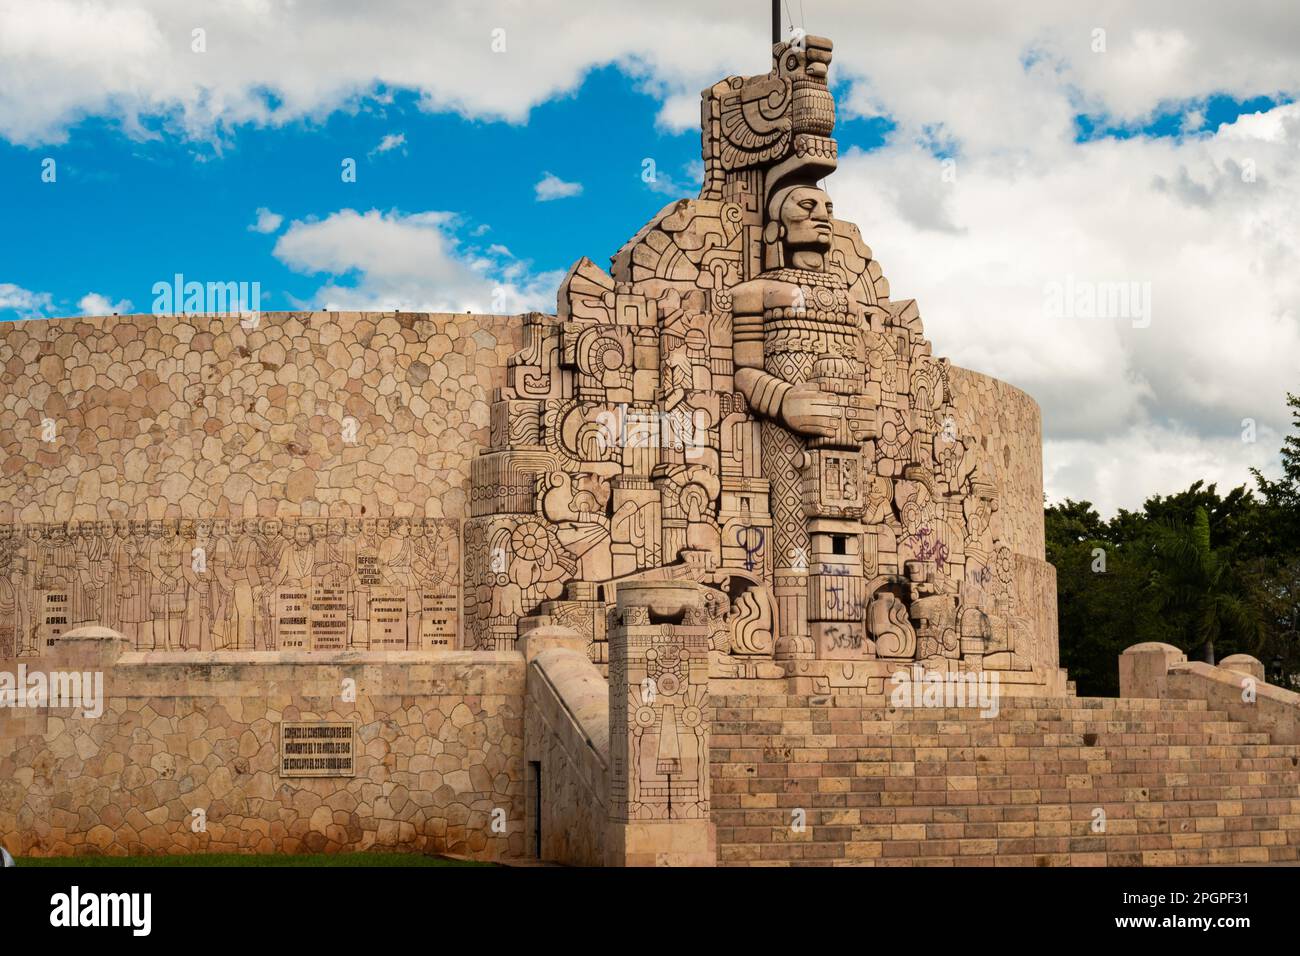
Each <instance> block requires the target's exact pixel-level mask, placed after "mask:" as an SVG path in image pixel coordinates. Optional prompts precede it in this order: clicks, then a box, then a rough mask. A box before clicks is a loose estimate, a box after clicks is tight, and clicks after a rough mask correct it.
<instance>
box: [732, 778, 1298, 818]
mask: <svg viewBox="0 0 1300 956" xmlns="http://www.w3.org/2000/svg"><path fill="white" fill-rule="evenodd" d="M815 783H816V782H815V780H814V784H815ZM1295 792H1296V788H1295V787H1294V786H1277V784H1204V786H1191V784H1187V786H1184V784H1170V783H1167V782H1166V783H1165V784H1160V786H1152V784H1149V786H1138V787H1095V788H1088V790H1070V788H1067V787H1050V786H1048V787H1015V788H1001V790H966V791H946V790H935V791H924V790H922V791H887V792H884V793H881V792H880V791H874V792H872V791H822V790H816V787H815V786H814V787H811V788H809V787H802V788H801V787H790V788H788V790H781V791H732V792H728V791H727V790H725V788H724V790H722V791H720V792H716V793H715V800H714V806H715V809H718V810H727V809H741V808H759V806H776V808H784V809H787V810H794V809H802V810H805V812H806V813H810V812H813V810H837V809H858V810H867V809H887V810H893V809H906V810H918V809H931V810H936V812H939V810H945V812H946V810H956V809H975V808H988V806H1002V808H1024V806H1039V805H1044V804H1061V805H1073V806H1083V808H1096V806H1132V808H1138V806H1148V808H1151V806H1156V805H1164V804H1177V803H1200V804H1204V805H1206V806H1210V805H1219V804H1222V805H1227V806H1232V805H1238V806H1240V805H1244V804H1245V803H1249V801H1257V800H1288V799H1291V797H1292V796H1295ZM1143 812H1144V813H1162V810H1143Z"/></svg>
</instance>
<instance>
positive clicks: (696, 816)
mask: <svg viewBox="0 0 1300 956" xmlns="http://www.w3.org/2000/svg"><path fill="white" fill-rule="evenodd" d="M710 722H711V717H710V710H709V633H708V627H707V617H706V613H705V610H704V599H703V593H702V591H701V589H700V587H699V586H698V585H695V584H692V583H690V582H677V581H642V582H629V583H625V584H620V585H619V586H618V599H617V605H616V607H615V611H614V621H613V623H612V626H611V628H610V633H609V737H610V788H609V823H608V830H607V832H606V840H605V861H606V863H607V864H608V865H610V866H713V865H714V864H716V862H717V837H716V831H715V829H714V825H713V821H712V818H711V815H710V803H709V725H710Z"/></svg>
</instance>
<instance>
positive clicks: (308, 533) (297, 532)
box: [293, 522, 314, 548]
mask: <svg viewBox="0 0 1300 956" xmlns="http://www.w3.org/2000/svg"><path fill="white" fill-rule="evenodd" d="M313 537H314V530H313V528H312V526H311V525H309V524H307V523H306V522H299V523H298V524H296V525H294V527H293V543H294V544H296V545H297V546H298V547H300V548H305V547H307V545H309V544H311V542H312V538H313Z"/></svg>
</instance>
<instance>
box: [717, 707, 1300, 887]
mask: <svg viewBox="0 0 1300 956" xmlns="http://www.w3.org/2000/svg"><path fill="white" fill-rule="evenodd" d="M1000 703H1001V706H1000V710H999V712H998V714H997V716H996V717H981V716H980V712H979V710H978V709H976V708H954V707H949V708H934V707H915V708H900V709H894V708H892V707H890V706H889V703H888V700H887V699H885V700H882V699H881V698H874V697H873V698H865V697H850V696H845V697H824V696H815V697H810V696H806V695H763V696H757V695H728V696H716V697H714V698H713V700H712V706H713V708H714V721H713V736H712V752H711V761H710V764H711V770H712V785H713V804H712V805H713V820H714V823H715V824H716V825H717V842H718V863H719V865H724V866H728V865H730V866H736V865H742V866H743V865H776V866H810V865H866V866H1087V865H1098V866H1100V865H1107V866H1162V865H1200V864H1224V863H1273V862H1294V861H1296V860H1297V857H1298V854H1300V746H1297V745H1294V744H1291V745H1283V744H1273V743H1271V742H1270V740H1269V735H1268V734H1267V733H1259V732H1252V731H1251V730H1250V728H1249V725H1247V724H1245V723H1242V722H1240V721H1233V720H1231V719H1229V717H1228V716H1227V714H1226V713H1224V712H1223V711H1216V710H1211V709H1209V707H1208V706H1207V704H1206V702H1205V701H1204V700H1176V699H1163V700H1155V699H1141V698H1079V697H1067V698H1057V699H1040V698H1029V697H1022V698H1006V697H1004V698H1003V699H1002V701H1001V702H1000ZM797 811H802V822H803V824H804V826H803V827H802V828H800V827H798V826H797V825H796V824H797V823H798V821H799V819H800V815H799V813H798V812H797ZM1101 814H1104V822H1103V821H1102V817H1101Z"/></svg>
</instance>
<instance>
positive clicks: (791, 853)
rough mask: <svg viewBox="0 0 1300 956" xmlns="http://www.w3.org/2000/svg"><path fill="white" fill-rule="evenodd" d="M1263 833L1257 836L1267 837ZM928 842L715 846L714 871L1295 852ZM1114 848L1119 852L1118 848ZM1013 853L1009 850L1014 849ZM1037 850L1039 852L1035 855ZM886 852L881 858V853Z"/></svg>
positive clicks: (1215, 862)
mask: <svg viewBox="0 0 1300 956" xmlns="http://www.w3.org/2000/svg"><path fill="white" fill-rule="evenodd" d="M1267 832H1268V831H1262V833H1261V835H1263V833H1267ZM953 842H954V841H930V842H922V843H919V844H917V845H916V846H914V847H912V846H908V845H906V844H876V843H869V842H863V843H849V844H838V843H829V844H807V845H805V846H802V847H799V848H798V849H797V850H792V849H789V848H787V847H782V846H779V845H774V844H731V843H728V844H719V846H718V865H719V866H908V867H914V866H940V867H952V866H960V867H970V866H1221V865H1232V864H1250V863H1256V864H1258V863H1293V862H1295V861H1296V860H1298V859H1300V847H1297V846H1295V845H1292V844H1289V843H1285V844H1281V843H1276V842H1272V843H1267V844H1265V843H1262V842H1261V843H1260V844H1252V845H1247V846H1221V847H1204V846H1202V847H1179V848H1174V847H1172V846H1171V847H1168V848H1163V847H1162V848H1151V849H1140V848H1139V849H1117V848H1114V847H1115V846H1117V844H1113V843H1112V844H1107V845H1106V846H1105V848H1103V849H1080V850H1059V849H1057V848H1056V847H1058V846H1059V843H1057V842H1051V841H1043V842H1042V843H1039V842H1038V841H1034V844H1033V846H1034V849H1032V850H1028V851H1026V850H1025V849H1023V843H1022V842H1018V843H1014V844H1013V843H1011V842H1010V841H1007V842H1005V843H1004V842H1002V841H998V844H997V848H996V849H995V850H994V851H993V852H989V850H988V841H984V840H972V841H955V842H956V847H955V851H956V852H955V853H954V846H953ZM1119 846H1122V844H1120V845H1119ZM1013 847H1014V849H1013ZM1040 847H1041V849H1040ZM887 850H888V851H889V853H888V855H886V851H887Z"/></svg>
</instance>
